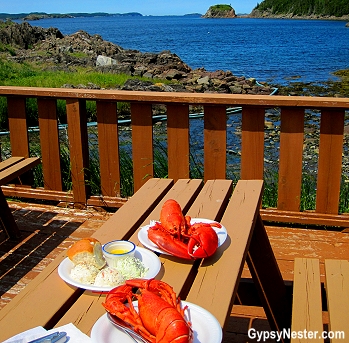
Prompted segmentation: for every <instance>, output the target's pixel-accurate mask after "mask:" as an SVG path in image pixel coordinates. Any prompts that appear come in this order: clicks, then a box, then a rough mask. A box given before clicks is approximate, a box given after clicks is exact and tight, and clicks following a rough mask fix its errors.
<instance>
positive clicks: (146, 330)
mask: <svg viewBox="0 0 349 343" xmlns="http://www.w3.org/2000/svg"><path fill="white" fill-rule="evenodd" d="M133 287H139V288H140V292H141V293H140V294H134V293H133V292H132V288H133ZM133 297H136V298H137V299H138V312H139V313H138V312H137V311H136V309H135V308H134V306H133V304H132V298H133ZM126 300H127V303H128V306H126V304H124V302H125V301H126ZM103 306H104V307H105V309H106V310H107V311H108V312H109V313H110V314H112V315H114V316H117V317H118V318H120V319H121V320H123V321H125V322H126V323H127V324H129V325H131V326H132V328H133V330H134V331H135V332H137V333H138V334H140V335H141V336H142V337H144V338H145V339H146V340H148V341H149V342H151V343H170V342H173V343H192V342H193V331H192V329H191V323H189V322H187V321H186V319H185V316H184V311H185V310H186V307H185V308H183V309H182V308H181V304H180V299H179V298H177V297H176V293H175V292H174V291H173V288H172V287H171V286H170V285H168V284H167V283H165V282H162V281H158V280H154V279H152V280H144V279H133V280H127V281H126V284H125V285H122V286H118V287H116V288H114V289H112V290H111V291H110V292H109V293H108V295H107V297H106V301H105V303H103Z"/></svg>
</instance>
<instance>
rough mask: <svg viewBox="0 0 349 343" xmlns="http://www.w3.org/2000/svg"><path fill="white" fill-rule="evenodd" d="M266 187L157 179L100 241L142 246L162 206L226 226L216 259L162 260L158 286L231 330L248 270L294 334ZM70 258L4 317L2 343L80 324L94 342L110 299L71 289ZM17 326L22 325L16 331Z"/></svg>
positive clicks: (279, 322)
mask: <svg viewBox="0 0 349 343" xmlns="http://www.w3.org/2000/svg"><path fill="white" fill-rule="evenodd" d="M262 192H263V181H261V180H240V181H238V182H237V184H236V186H235V187H234V186H233V183H232V181H231V180H209V181H207V182H206V183H203V181H202V180H197V179H181V180H178V181H177V182H174V181H173V180H171V179H157V178H153V179H150V180H149V181H147V182H146V183H145V184H144V185H143V186H142V187H141V188H140V189H139V190H138V191H137V192H136V193H135V194H134V195H133V196H132V197H131V198H130V199H129V200H128V201H127V202H126V203H125V205H123V206H122V207H121V208H120V209H118V210H117V211H116V212H115V214H113V216H111V218H110V219H109V220H108V221H107V222H106V223H104V224H103V225H102V226H101V227H100V229H98V230H97V231H96V232H95V233H94V235H93V237H95V238H96V239H98V240H99V241H101V243H102V244H103V243H106V242H108V241H111V240H115V239H128V240H131V241H133V242H135V243H136V244H137V245H139V246H141V243H140V242H139V241H138V231H139V229H140V227H142V226H144V225H147V224H149V223H150V220H158V219H159V216H160V210H161V207H162V205H163V203H164V202H165V201H166V200H167V199H175V200H176V201H177V202H178V203H179V204H180V206H181V207H182V209H183V212H184V213H185V214H186V215H189V216H191V217H192V218H207V219H211V220H215V221H218V222H220V223H221V224H222V225H224V226H225V228H226V229H227V233H228V236H227V239H226V240H225V242H224V244H223V245H221V246H220V247H219V248H218V250H217V252H216V253H215V254H214V255H213V256H211V257H209V258H206V259H203V260H195V261H191V260H190V261H188V260H181V259H179V258H176V257H173V256H169V255H160V256H159V257H160V260H161V270H160V272H159V274H158V275H157V276H156V279H160V280H162V281H165V282H167V283H168V284H170V285H171V286H172V287H173V288H174V291H175V292H176V293H177V295H179V296H180V297H181V299H182V300H185V301H188V302H190V303H193V304H196V305H198V306H200V307H202V308H204V309H206V310H208V311H209V312H210V313H211V314H212V315H213V316H214V317H215V318H216V319H217V320H218V322H219V324H220V326H221V328H222V329H223V332H224V328H225V327H226V324H227V322H228V320H229V317H230V314H231V309H232V306H233V303H234V299H235V297H236V294H237V289H238V285H239V281H240V278H241V273H242V270H243V267H244V264H245V262H247V263H248V266H249V268H250V271H251V274H252V277H253V279H254V281H255V283H256V287H257V289H258V290H259V294H260V298H261V302H262V304H263V306H264V309H265V312H266V315H267V317H268V320H269V323H270V326H271V328H272V329H274V330H281V329H282V328H283V327H286V328H287V327H290V313H289V312H288V311H287V309H288V308H289V309H290V310H291V304H286V303H285V301H286V297H285V292H286V289H285V285H284V282H283V280H282V278H281V274H280V271H279V269H278V266H277V263H276V260H275V257H274V254H273V252H272V249H271V246H270V243H269V240H268V237H267V234H266V231H265V229H264V226H263V223H262V220H261V217H260V214H259V209H260V206H261V198H262ZM65 258H66V253H65V252H63V253H62V254H61V255H59V256H58V257H57V258H56V259H55V260H54V261H53V262H52V263H51V264H50V265H49V266H48V267H46V269H45V270H44V271H43V272H42V273H40V275H38V276H37V277H36V278H35V279H34V280H33V281H32V282H31V283H29V284H28V285H27V286H26V288H25V289H24V290H23V291H22V292H21V293H19V294H18V295H17V296H16V297H15V298H14V299H13V300H12V301H11V302H10V303H9V304H8V305H6V306H5V307H4V308H3V309H2V310H1V311H0V325H1V327H2V330H0V341H2V340H5V339H8V338H9V337H11V336H13V335H15V334H17V333H19V332H22V331H25V330H28V329H30V328H33V327H36V326H43V327H44V328H46V329H51V328H54V327H60V326H62V325H65V324H68V323H73V324H74V325H75V326H76V327H78V328H79V329H80V330H81V331H82V332H84V333H86V334H88V335H90V333H91V329H92V327H93V326H94V324H95V323H96V321H97V320H98V319H99V318H100V317H101V316H102V315H103V314H105V309H104V308H103V306H102V302H104V300H105V294H99V293H95V292H92V291H89V290H84V289H81V288H77V287H74V286H71V285H69V284H67V283H66V282H64V281H63V280H62V279H61V278H60V277H59V275H58V272H57V268H58V266H59V265H60V263H61V262H62V261H63V260H64V259H65ZM14 324H15V325H14Z"/></svg>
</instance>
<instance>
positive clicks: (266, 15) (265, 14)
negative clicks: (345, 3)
mask: <svg viewBox="0 0 349 343" xmlns="http://www.w3.org/2000/svg"><path fill="white" fill-rule="evenodd" d="M247 17H249V18H263V19H305V20H340V21H348V20H349V15H345V16H342V17H336V16H330V15H317V14H310V15H306V16H304V15H302V16H299V15H296V14H294V13H293V12H290V13H280V14H274V13H273V12H272V9H268V10H266V11H260V10H259V9H254V10H253V11H252V12H251V13H250V14H249V15H247Z"/></svg>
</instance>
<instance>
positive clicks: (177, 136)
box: [167, 105, 189, 181]
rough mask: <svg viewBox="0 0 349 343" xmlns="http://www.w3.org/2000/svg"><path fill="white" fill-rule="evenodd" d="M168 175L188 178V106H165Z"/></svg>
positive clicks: (171, 177) (175, 178)
mask: <svg viewBox="0 0 349 343" xmlns="http://www.w3.org/2000/svg"><path fill="white" fill-rule="evenodd" d="M167 145H168V177H169V178H170V179H173V180H174V181H177V180H178V179H188V178H189V107H188V106H187V105H168V106H167Z"/></svg>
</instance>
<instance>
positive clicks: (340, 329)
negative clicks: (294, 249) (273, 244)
mask: <svg viewBox="0 0 349 343" xmlns="http://www.w3.org/2000/svg"><path fill="white" fill-rule="evenodd" d="M325 290H326V299H327V311H328V328H326V325H324V320H323V318H325V316H323V309H322V308H323V300H325V299H322V295H323V294H322V291H321V281H320V263H319V260H318V259H312V258H296V259H295V266H294V285H293V306H292V324H291V332H293V334H294V335H295V336H297V337H294V338H292V339H291V343H296V342H302V343H304V342H313V343H314V342H324V339H327V338H330V339H331V343H342V342H347V341H348V338H349V329H348V323H349V311H348V308H349V261H347V260H325ZM298 333H302V334H303V336H304V337H303V338H301V337H300V335H299V334H298ZM305 333H306V334H307V335H305ZM322 333H325V335H326V337H321V336H322ZM343 334H344V335H345V337H343ZM305 336H307V337H305ZM332 336H333V337H332ZM325 342H329V341H328V340H325Z"/></svg>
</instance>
